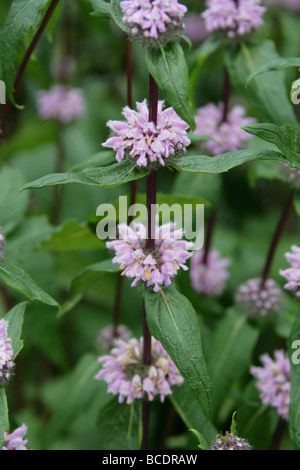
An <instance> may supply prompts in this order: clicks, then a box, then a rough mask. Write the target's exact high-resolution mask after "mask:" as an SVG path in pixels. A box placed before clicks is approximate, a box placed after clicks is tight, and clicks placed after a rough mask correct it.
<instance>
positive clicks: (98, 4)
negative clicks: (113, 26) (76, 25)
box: [86, 0, 110, 18]
mask: <svg viewBox="0 0 300 470" xmlns="http://www.w3.org/2000/svg"><path fill="white" fill-rule="evenodd" d="M86 1H87V2H88V3H89V4H90V5H91V7H92V8H93V11H92V13H91V15H92V16H100V17H104V18H107V17H109V16H110V7H109V3H108V2H106V1H105V0H86Z"/></svg>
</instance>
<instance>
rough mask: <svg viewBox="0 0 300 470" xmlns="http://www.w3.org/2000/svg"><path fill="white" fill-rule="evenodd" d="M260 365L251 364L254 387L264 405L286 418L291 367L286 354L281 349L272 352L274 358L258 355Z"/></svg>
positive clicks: (287, 414)
mask: <svg viewBox="0 0 300 470" xmlns="http://www.w3.org/2000/svg"><path fill="white" fill-rule="evenodd" d="M260 360H261V362H262V364H263V365H262V367H257V366H252V367H251V368H250V372H251V374H252V375H253V376H254V377H255V378H256V379H258V380H257V382H256V388H257V389H258V390H259V393H260V399H261V401H262V403H263V404H264V405H270V406H272V407H273V408H275V409H276V411H277V414H278V415H279V416H281V417H282V418H283V419H284V420H288V416H289V404H290V389H291V383H290V380H291V379H290V374H291V367H290V361H289V358H288V355H287V353H286V352H284V351H283V350H276V351H275V352H274V359H272V358H271V357H270V356H269V355H268V354H263V355H262V356H261V357H260Z"/></svg>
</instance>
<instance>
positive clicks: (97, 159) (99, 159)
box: [68, 150, 116, 172]
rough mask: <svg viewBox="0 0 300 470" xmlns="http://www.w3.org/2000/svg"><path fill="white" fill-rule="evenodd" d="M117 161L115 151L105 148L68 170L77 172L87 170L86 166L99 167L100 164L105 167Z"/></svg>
mask: <svg viewBox="0 0 300 470" xmlns="http://www.w3.org/2000/svg"><path fill="white" fill-rule="evenodd" d="M115 162H116V155H115V152H111V151H109V150H104V151H102V152H97V153H95V154H94V155H92V156H91V157H90V158H88V159H87V160H84V161H82V162H80V163H76V165H75V166H73V167H71V168H69V170H68V171H76V172H77V171H82V170H85V169H86V168H92V167H99V166H100V167H104V166H109V165H112V164H113V163H115Z"/></svg>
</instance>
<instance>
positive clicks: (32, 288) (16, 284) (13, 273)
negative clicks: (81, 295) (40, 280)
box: [0, 261, 59, 307]
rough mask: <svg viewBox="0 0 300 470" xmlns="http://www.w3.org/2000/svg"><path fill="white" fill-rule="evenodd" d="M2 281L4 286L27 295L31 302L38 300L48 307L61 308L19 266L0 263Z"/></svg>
mask: <svg viewBox="0 0 300 470" xmlns="http://www.w3.org/2000/svg"><path fill="white" fill-rule="evenodd" d="M0 279H1V280H2V281H3V282H4V284H6V285H8V286H9V287H11V288H13V289H15V290H16V291H17V292H20V293H21V294H23V295H25V297H27V298H28V299H29V300H30V301H34V300H37V301H38V302H42V303H44V304H46V305H51V306H53V307H59V304H58V302H57V301H56V300H54V299H53V298H52V297H51V296H50V295H49V294H47V292H45V291H44V290H43V289H42V288H41V287H40V286H39V285H38V284H37V283H36V282H35V281H34V280H33V279H32V277H31V276H30V275H29V274H28V273H27V272H26V271H24V270H23V269H22V268H20V267H19V266H14V265H12V264H8V263H5V262H3V261H2V263H0Z"/></svg>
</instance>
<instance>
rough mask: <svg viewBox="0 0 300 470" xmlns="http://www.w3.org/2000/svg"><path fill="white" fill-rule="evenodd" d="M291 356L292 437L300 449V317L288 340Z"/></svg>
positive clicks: (290, 408)
mask: <svg viewBox="0 0 300 470" xmlns="http://www.w3.org/2000/svg"><path fill="white" fill-rule="evenodd" d="M288 350H289V357H290V361H291V392H290V405H289V432H290V437H291V439H292V441H293V443H294V444H295V446H296V447H297V449H300V407H299V402H300V319H299V318H297V319H296V320H295V322H294V324H293V326H292V331H291V335H290V337H289V340H288Z"/></svg>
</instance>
